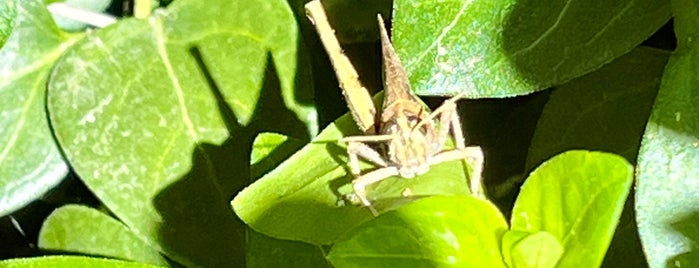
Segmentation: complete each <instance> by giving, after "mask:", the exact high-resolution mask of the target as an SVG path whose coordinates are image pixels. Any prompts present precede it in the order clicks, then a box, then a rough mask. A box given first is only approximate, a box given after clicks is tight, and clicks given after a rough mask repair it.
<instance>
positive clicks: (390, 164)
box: [306, 0, 483, 215]
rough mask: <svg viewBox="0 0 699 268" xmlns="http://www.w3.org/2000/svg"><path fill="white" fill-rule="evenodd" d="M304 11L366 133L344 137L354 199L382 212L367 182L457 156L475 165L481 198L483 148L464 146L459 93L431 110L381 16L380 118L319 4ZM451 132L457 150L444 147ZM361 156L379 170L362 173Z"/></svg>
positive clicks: (475, 188) (411, 173)
mask: <svg viewBox="0 0 699 268" xmlns="http://www.w3.org/2000/svg"><path fill="white" fill-rule="evenodd" d="M306 10H307V12H308V16H309V18H310V19H311V21H313V23H314V25H315V26H316V30H317V31H318V33H319V36H320V38H321V41H322V43H323V45H324V46H325V49H326V51H327V52H328V56H329V57H330V61H331V62H332V64H333V68H335V73H336V74H337V78H338V80H339V81H340V87H341V88H342V93H343V95H344V96H345V99H346V100H347V104H348V107H349V108H350V111H351V114H352V117H353V118H354V120H355V122H356V123H357V126H358V127H359V128H360V129H361V130H362V131H363V132H364V134H363V135H360V136H350V137H344V138H343V139H342V140H341V141H342V142H345V143H347V154H348V158H349V159H348V165H349V168H350V172H351V173H352V174H353V175H355V176H356V177H355V179H354V180H353V181H352V186H353V188H354V197H356V198H358V199H359V201H361V203H362V204H363V205H365V206H366V207H368V208H369V209H370V210H371V212H372V213H373V214H375V215H378V211H377V210H376V209H375V208H374V207H373V206H372V205H371V201H370V200H369V198H368V196H367V193H366V187H367V186H368V185H371V184H374V183H377V182H379V181H382V180H384V179H386V178H389V177H391V176H401V177H403V178H413V177H415V176H417V175H421V174H423V173H426V172H427V171H428V170H429V168H430V166H431V165H435V164H438V163H442V162H447V161H454V160H467V161H470V162H472V163H473V168H474V170H473V173H474V174H473V177H471V178H469V180H470V183H471V191H472V193H474V195H477V196H483V193H482V188H481V171H482V167H483V152H482V151H481V149H480V147H477V146H470V147H466V145H465V142H464V137H463V133H462V129H461V123H460V121H459V117H458V114H457V113H456V101H457V100H458V99H459V97H460V96H461V95H458V96H455V97H452V98H451V99H449V100H447V101H445V102H444V104H442V106H440V107H439V108H437V109H436V110H435V111H433V112H430V111H429V109H428V108H427V107H426V106H425V105H424V104H423V103H422V101H420V99H418V98H417V97H416V96H415V95H414V94H413V93H412V91H411V90H410V83H409V81H408V76H407V74H406V73H405V70H404V69H403V65H402V64H401V62H400V59H399V58H398V56H397V54H396V52H395V50H394V49H393V46H392V45H391V42H390V40H389V39H388V33H387V32H386V28H385V26H384V22H383V19H382V18H381V16H380V15H379V16H378V22H379V32H380V33H381V45H382V52H383V53H382V54H383V64H384V81H385V85H384V100H383V105H382V110H381V111H380V115H378V116H377V110H376V109H375V107H374V106H373V102H372V101H371V95H369V92H368V91H367V89H366V88H365V87H364V86H363V85H362V84H361V82H359V80H358V77H359V76H358V74H357V72H356V70H355V69H354V67H353V66H352V64H351V62H350V61H349V59H348V58H347V56H346V55H344V53H343V52H342V48H341V47H340V44H339V42H338V41H337V39H336V38H335V36H334V32H333V29H332V27H331V26H330V24H329V23H328V21H327V16H326V15H325V11H324V9H323V7H322V4H321V2H320V1H318V0H314V1H311V2H309V3H308V4H306ZM450 132H451V134H452V137H454V141H455V148H454V149H445V148H444V145H445V141H446V139H447V138H448V137H449V133H450ZM360 158H361V159H363V160H366V161H369V162H371V163H373V164H375V165H377V166H378V167H379V168H377V169H374V170H371V171H369V172H365V173H363V172H362V170H361V169H360Z"/></svg>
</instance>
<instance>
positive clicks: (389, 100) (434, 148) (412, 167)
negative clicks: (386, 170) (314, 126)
mask: <svg viewBox="0 0 699 268" xmlns="http://www.w3.org/2000/svg"><path fill="white" fill-rule="evenodd" d="M378 20H379V31H380V33H381V47H382V55H383V65H384V66H383V69H384V81H385V85H384V100H383V110H382V111H381V118H380V122H379V124H378V125H379V126H380V129H379V133H380V134H384V135H393V136H395V138H394V139H392V140H389V141H388V148H387V153H386V154H387V156H388V159H389V160H390V162H392V164H394V165H396V166H397V167H399V168H398V172H399V175H400V176H401V177H403V178H412V177H414V176H416V175H422V174H424V173H425V172H427V171H428V170H429V163H428V161H427V159H428V157H430V156H432V155H433V154H436V153H438V152H439V149H440V147H441V146H438V144H439V141H438V140H436V137H435V133H434V124H433V123H432V120H431V119H430V118H429V114H430V112H429V110H428V109H427V108H426V107H425V106H424V105H423V104H422V101H420V99H418V98H417V97H415V95H414V94H413V93H412V91H411V89H410V83H409V80H408V76H407V75H406V73H405V70H404V69H403V65H402V64H401V62H400V59H399V58H398V55H397V53H396V52H395V50H394V49H393V46H392V45H391V41H390V40H389V39H388V33H387V32H386V28H385V27H383V25H384V22H383V19H382V18H381V16H379V17H378Z"/></svg>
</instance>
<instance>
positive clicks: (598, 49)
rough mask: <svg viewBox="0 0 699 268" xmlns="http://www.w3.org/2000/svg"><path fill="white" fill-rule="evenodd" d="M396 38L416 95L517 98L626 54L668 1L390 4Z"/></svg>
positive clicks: (652, 27)
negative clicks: (393, 7) (392, 6)
mask: <svg viewBox="0 0 699 268" xmlns="http://www.w3.org/2000/svg"><path fill="white" fill-rule="evenodd" d="M394 15H395V21H394V26H395V27H394V29H395V30H394V40H395V46H396V49H397V50H398V54H400V55H401V57H402V59H403V62H404V64H405V67H406V69H407V71H408V73H409V74H410V80H411V81H412V85H413V87H414V89H415V91H416V92H417V93H418V94H424V95H447V94H455V93H459V92H466V93H467V94H468V95H469V96H471V97H507V96H515V95H523V94H527V93H532V92H535V91H539V90H542V89H545V88H547V87H550V86H554V85H558V84H562V83H564V82H566V81H568V80H570V79H572V78H575V77H578V76H581V75H583V74H585V73H588V72H590V71H593V70H595V69H597V68H599V67H601V66H602V65H603V64H605V63H608V62H610V61H611V60H613V59H614V58H616V57H618V56H620V55H622V54H624V53H626V52H628V51H630V50H631V49H632V48H633V47H635V46H637V45H638V44H640V43H641V42H642V41H643V40H645V39H646V38H648V37H649V36H650V35H651V34H652V33H653V32H655V31H656V30H657V29H658V28H660V26H662V25H663V24H664V23H665V22H667V20H668V19H669V18H670V5H669V1H654V0H639V1H635V0H619V1H539V0H519V1H515V0H495V1H493V0H421V1H395V11H394Z"/></svg>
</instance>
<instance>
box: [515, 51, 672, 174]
mask: <svg viewBox="0 0 699 268" xmlns="http://www.w3.org/2000/svg"><path fill="white" fill-rule="evenodd" d="M668 57H669V53H668V52H666V51H662V50H657V49H652V48H645V47H640V48H637V49H634V50H632V51H631V52H630V53H629V54H626V55H624V56H622V57H620V58H618V59H616V60H615V61H613V62H611V63H610V64H609V65H606V66H605V67H603V68H602V69H599V70H597V71H595V72H593V73H590V74H588V75H586V76H583V77H580V78H578V79H575V80H573V81H570V82H569V83H566V84H564V85H562V86H560V87H557V88H556V89H555V90H554V91H553V93H551V96H550V97H549V101H548V102H547V103H546V107H545V108H544V111H543V112H542V114H541V118H540V119H539V123H538V125H537V127H536V132H535V134H534V137H533V138H532V142H531V147H530V148H531V149H530V150H529V154H528V155H527V168H526V170H531V169H533V168H534V167H536V166H538V165H539V164H541V163H542V162H543V161H544V160H546V159H549V158H550V157H553V156H554V155H556V154H559V153H561V152H564V151H567V150H571V149H580V148H582V149H586V150H601V151H607V152H612V153H616V154H619V155H621V156H624V158H626V160H628V161H630V162H635V159H636V154H637V152H638V147H639V145H640V142H641V136H643V130H644V128H645V125H646V122H647V121H648V116H649V115H650V109H651V107H652V103H653V100H655V95H656V93H657V91H658V87H659V85H660V77H661V75H662V71H663V69H664V67H665V63H666V62H667V59H668Z"/></svg>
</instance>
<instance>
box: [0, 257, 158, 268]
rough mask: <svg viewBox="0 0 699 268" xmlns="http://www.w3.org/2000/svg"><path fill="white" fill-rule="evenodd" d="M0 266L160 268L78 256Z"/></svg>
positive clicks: (14, 267) (16, 262) (6, 267)
mask: <svg viewBox="0 0 699 268" xmlns="http://www.w3.org/2000/svg"><path fill="white" fill-rule="evenodd" d="M0 266H2V267H5V268H32V267H37V268H41V267H54V268H62V267H66V268H72V267H93V268H102V267H104V268H150V267H162V266H155V265H150V264H143V263H135V262H125V261H120V260H112V259H101V258H92V257H79V256H48V257H36V258H22V259H9V260H2V261H0Z"/></svg>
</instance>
